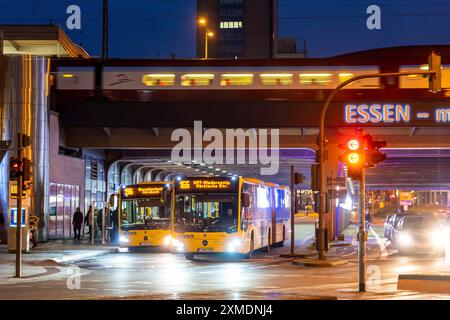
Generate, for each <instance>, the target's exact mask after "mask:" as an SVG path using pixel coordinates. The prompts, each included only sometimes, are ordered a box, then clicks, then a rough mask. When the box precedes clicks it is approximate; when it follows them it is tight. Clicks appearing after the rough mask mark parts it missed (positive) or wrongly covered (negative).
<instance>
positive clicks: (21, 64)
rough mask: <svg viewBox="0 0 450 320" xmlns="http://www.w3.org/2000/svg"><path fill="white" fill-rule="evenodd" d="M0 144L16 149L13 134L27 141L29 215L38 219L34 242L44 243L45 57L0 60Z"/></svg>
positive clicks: (3, 169) (4, 174)
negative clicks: (27, 137) (30, 170)
mask: <svg viewBox="0 0 450 320" xmlns="http://www.w3.org/2000/svg"><path fill="white" fill-rule="evenodd" d="M0 57H1V56H0ZM0 59H1V64H0V74H2V75H3V76H0V78H3V79H4V81H3V83H2V82H0V92H2V93H3V97H0V98H1V100H0V106H1V123H2V140H11V141H12V145H11V149H17V138H16V137H17V133H18V132H20V133H23V134H26V135H29V136H30V137H31V147H29V148H27V149H26V150H25V154H24V156H25V157H27V158H28V159H30V160H31V162H32V165H33V167H32V172H33V175H32V178H31V179H32V181H31V190H30V198H31V207H30V215H35V216H37V217H39V218H40V225H39V229H38V240H39V241H46V240H47V226H48V223H47V222H48V200H49V124H48V118H49V108H48V77H49V60H48V58H45V57H37V56H30V55H15V56H9V57H8V58H5V57H3V58H0ZM16 154H17V152H16V151H9V152H8V153H7V154H6V156H5V159H4V160H3V162H2V163H1V165H0V180H1V181H0V194H1V196H0V197H1V198H0V211H2V212H7V211H8V202H9V190H8V189H9V188H8V177H9V173H8V166H9V158H10V157H12V156H15V155H16Z"/></svg>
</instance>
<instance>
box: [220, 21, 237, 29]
mask: <svg viewBox="0 0 450 320" xmlns="http://www.w3.org/2000/svg"><path fill="white" fill-rule="evenodd" d="M220 29H242V21H222V22H220Z"/></svg>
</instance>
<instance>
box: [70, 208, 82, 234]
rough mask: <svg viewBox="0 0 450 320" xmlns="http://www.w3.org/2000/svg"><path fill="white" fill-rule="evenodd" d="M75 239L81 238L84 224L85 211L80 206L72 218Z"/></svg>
mask: <svg viewBox="0 0 450 320" xmlns="http://www.w3.org/2000/svg"><path fill="white" fill-rule="evenodd" d="M72 225H73V233H74V238H73V239H74V240H80V233H81V226H82V225H83V213H82V212H81V210H80V208H79V207H78V208H77V209H76V210H75V213H74V214H73V219H72Z"/></svg>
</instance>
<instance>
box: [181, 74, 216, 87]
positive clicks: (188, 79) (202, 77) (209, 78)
mask: <svg viewBox="0 0 450 320" xmlns="http://www.w3.org/2000/svg"><path fill="white" fill-rule="evenodd" d="M213 81H214V74H206V73H205V74H184V75H182V76H181V85H182V86H183V87H195V86H199V87H200V86H210V85H212V84H213Z"/></svg>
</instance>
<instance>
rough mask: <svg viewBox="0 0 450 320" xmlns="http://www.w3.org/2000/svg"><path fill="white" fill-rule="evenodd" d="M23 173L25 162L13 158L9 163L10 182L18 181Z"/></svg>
mask: <svg viewBox="0 0 450 320" xmlns="http://www.w3.org/2000/svg"><path fill="white" fill-rule="evenodd" d="M22 173H23V162H22V161H19V160H18V159H15V158H11V159H10V161H9V180H11V181H16V180H17V179H18V178H19V177H20V176H21V175H22Z"/></svg>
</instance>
